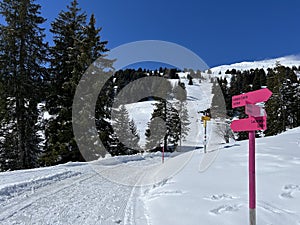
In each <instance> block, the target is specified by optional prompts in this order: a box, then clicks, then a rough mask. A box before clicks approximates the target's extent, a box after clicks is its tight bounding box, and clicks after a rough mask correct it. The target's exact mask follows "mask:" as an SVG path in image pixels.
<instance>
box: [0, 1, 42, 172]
mask: <svg viewBox="0 0 300 225" xmlns="http://www.w3.org/2000/svg"><path fill="white" fill-rule="evenodd" d="M40 8H41V7H40V5H38V4H35V1H34V0H24V1H17V0H4V1H2V2H1V3H0V13H1V15H2V16H3V17H4V18H5V21H6V23H5V25H1V27H0V33H1V36H0V37H1V40H0V74H1V75H0V76H1V77H0V78H1V80H2V82H3V85H4V86H5V96H4V103H3V104H4V105H5V108H6V109H7V110H5V111H4V115H2V119H1V121H0V122H1V124H0V127H1V135H2V140H1V143H0V144H1V146H0V149H1V150H0V151H1V153H0V154H1V155H2V156H3V155H4V156H5V160H4V161H3V160H2V162H1V165H0V169H2V170H12V169H22V168H32V167H36V166H37V165H38V162H37V160H38V157H39V154H40V147H39V143H40V142H41V139H40V137H39V135H38V131H39V130H40V127H39V123H38V114H39V111H38V108H37V105H38V103H39V102H40V101H41V100H42V97H43V96H44V93H43V90H44V89H43V84H44V82H43V80H44V76H45V75H46V68H45V67H44V65H45V62H46V61H47V59H46V56H47V44H45V42H44V38H45V35H44V29H42V28H41V27H40V26H41V25H42V24H43V23H44V22H45V19H44V18H42V17H41V16H40Z"/></svg>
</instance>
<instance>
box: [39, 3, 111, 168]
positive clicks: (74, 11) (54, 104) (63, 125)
mask: <svg viewBox="0 0 300 225" xmlns="http://www.w3.org/2000/svg"><path fill="white" fill-rule="evenodd" d="M67 8H68V11H66V12H65V11H62V12H60V13H59V15H58V17H57V18H56V19H55V21H54V22H53V23H52V24H51V27H52V28H51V30H50V31H51V32H52V33H53V36H54V46H52V47H51V48H50V53H51V75H50V77H49V81H50V82H49V83H50V84H51V85H50V86H49V89H51V91H49V92H50V94H49V97H48V98H47V101H46V108H47V110H48V111H49V113H50V114H51V115H52V118H51V119H50V120H49V121H48V124H47V127H46V151H45V154H44V155H43V159H42V162H43V164H44V165H53V164H58V163H64V162H68V161H83V160H84V159H83V157H82V155H81V153H80V152H79V149H78V146H77V144H76V142H75V138H74V134H73V129H72V104H73V98H74V94H75V91H76V88H77V85H78V83H79V81H80V79H81V77H82V75H83V74H84V72H85V71H86V69H87V68H88V66H89V65H90V64H91V63H92V62H94V60H96V59H97V58H98V57H100V56H101V55H102V53H103V52H105V51H107V49H106V48H105V45H106V43H107V42H102V41H100V36H99V32H100V30H101V29H97V28H95V22H96V21H95V18H94V16H93V15H92V16H91V18H90V21H89V24H87V23H86V20H87V15H86V13H84V12H81V9H80V8H79V7H78V1H77V0H73V1H72V2H71V5H70V6H68V7H67ZM95 70H96V68H95ZM91 88H94V87H91ZM98 111H99V109H98ZM100 122H101V121H100ZM100 122H99V121H97V122H96V123H97V124H99V123H100ZM108 130H110V129H109V128H108ZM83 135H87V134H83ZM102 135H103V134H102ZM103 136H104V135H103ZM95 156H96V155H95ZM91 159H94V158H93V156H91Z"/></svg>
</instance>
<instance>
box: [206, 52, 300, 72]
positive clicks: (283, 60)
mask: <svg viewBox="0 0 300 225" xmlns="http://www.w3.org/2000/svg"><path fill="white" fill-rule="evenodd" d="M278 63H279V64H280V65H283V66H287V67H293V66H296V67H297V68H299V66H300V55H290V56H285V57H279V58H274V59H265V60H261V61H253V62H251V61H248V62H239V63H234V64H229V65H221V66H217V67H213V68H211V71H212V73H213V74H215V75H216V74H219V73H220V72H221V74H222V75H223V74H225V72H226V71H227V70H232V69H236V70H240V71H245V70H250V69H256V68H258V69H265V70H267V69H268V68H275V67H276V65H277V64H278Z"/></svg>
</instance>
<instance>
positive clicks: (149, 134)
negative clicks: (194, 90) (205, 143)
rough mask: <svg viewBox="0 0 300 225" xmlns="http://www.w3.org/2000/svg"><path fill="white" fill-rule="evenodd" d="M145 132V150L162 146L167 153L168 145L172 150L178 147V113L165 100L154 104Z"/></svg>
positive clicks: (179, 127)
mask: <svg viewBox="0 0 300 225" xmlns="http://www.w3.org/2000/svg"><path fill="white" fill-rule="evenodd" d="M148 126H149V128H148V129H147V130H146V134H145V135H146V140H147V143H146V148H147V150H151V149H153V148H155V147H159V146H160V145H161V144H163V146H164V149H165V151H168V144H171V145H172V146H173V147H174V149H175V148H176V147H177V145H178V141H179V140H180V132H181V126H182V125H181V121H180V117H179V113H178V111H177V110H176V109H175V108H174V107H172V104H171V103H169V102H167V101H166V100H165V99H163V100H161V101H160V102H158V103H156V104H155V109H154V111H153V113H152V117H151V121H150V123H149V124H148Z"/></svg>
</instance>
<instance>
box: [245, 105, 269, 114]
mask: <svg viewBox="0 0 300 225" xmlns="http://www.w3.org/2000/svg"><path fill="white" fill-rule="evenodd" d="M245 112H246V114H247V115H248V116H253V117H260V116H267V114H266V110H264V109H263V108H262V107H261V106H258V105H251V104H246V107H245Z"/></svg>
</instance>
